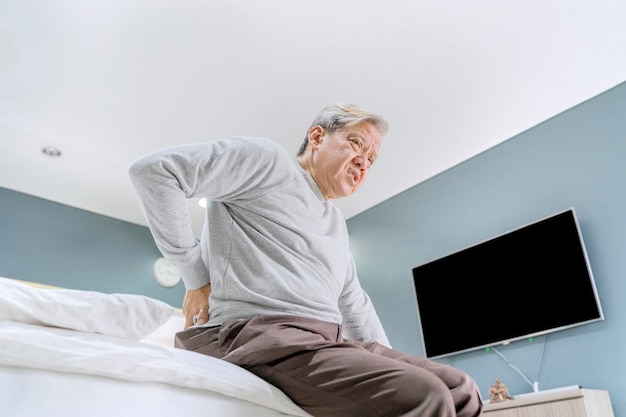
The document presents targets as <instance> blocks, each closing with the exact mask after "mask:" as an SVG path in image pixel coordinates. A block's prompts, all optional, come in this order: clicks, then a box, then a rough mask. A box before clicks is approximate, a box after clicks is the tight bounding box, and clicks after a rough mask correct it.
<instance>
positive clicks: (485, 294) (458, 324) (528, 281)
mask: <svg viewBox="0 0 626 417" xmlns="http://www.w3.org/2000/svg"><path fill="white" fill-rule="evenodd" d="M413 281H414V284H415V294H416V297H417V305H418V312H419V322H420V327H421V333H422V341H423V343H424V350H425V356H426V357H428V358H437V357H444V356H448V355H453V354H458V353H462V352H468V351H471V350H475V349H481V348H487V347H492V346H496V345H500V344H506V343H508V342H512V341H515V340H520V339H526V338H531V337H535V336H539V335H543V334H547V333H550V332H554V331H558V330H564V329H567V328H571V327H574V326H579V325H583V324H587V323H592V322H595V321H599V320H603V319H604V316H603V313H602V308H601V305H600V300H599V298H598V293H597V290H596V286H595V281H594V278H593V275H592V271H591V267H590V264H589V260H588V257H587V252H586V250H585V245H584V243H583V239H582V235H581V232H580V228H579V225H578V221H577V219H576V214H575V211H574V209H573V208H570V209H568V210H565V211H562V212H559V213H557V214H554V215H551V216H549V217H547V218H543V219H541V220H538V221H536V222H534V223H531V224H527V225H524V226H522V227H519V228H517V229H515V230H512V231H509V232H507V233H504V234H501V235H499V236H496V237H493V238H491V239H488V240H486V241H483V242H480V243H477V244H475V245H472V246H470V247H467V248H464V249H462V250H459V251H457V252H454V253H452V254H449V255H446V256H444V257H441V258H439V259H436V260H433V261H430V262H427V263H425V264H423V265H420V266H417V267H415V268H413Z"/></svg>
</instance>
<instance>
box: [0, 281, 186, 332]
mask: <svg viewBox="0 0 626 417" xmlns="http://www.w3.org/2000/svg"><path fill="white" fill-rule="evenodd" d="M174 310H175V309H174V307H172V306H170V305H169V304H167V303H164V302H162V301H158V300H155V299H152V298H149V297H146V296H143V295H133V294H104V293H100V292H96V291H81V290H68V289H44V288H35V287H32V286H30V285H26V284H23V283H20V282H18V281H15V280H12V279H9V278H2V277H0V319H2V320H12V321H18V322H22V323H28V324H36V325H40V326H53V327H62V328H65V329H73V330H79V331H82V332H89V333H102V334H106V335H109V336H117V337H122V338H125V339H131V340H140V339H142V338H144V337H146V336H147V335H149V334H151V333H152V332H154V331H155V330H156V329H157V328H159V327H161V325H163V324H164V323H165V322H166V321H167V320H168V319H169V318H170V317H171V315H172V314H173V313H174Z"/></svg>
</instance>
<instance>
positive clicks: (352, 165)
mask: <svg viewBox="0 0 626 417" xmlns="http://www.w3.org/2000/svg"><path fill="white" fill-rule="evenodd" d="M309 144H310V145H311V146H312V147H313V151H314V152H313V155H312V165H311V175H312V176H313V179H314V180H315V182H316V183H317V185H318V186H319V187H320V189H321V190H322V193H324V197H326V198H327V199H337V198H341V197H346V196H349V195H352V194H353V193H354V192H355V191H356V190H358V189H359V187H360V186H361V184H362V183H363V181H365V177H367V173H368V171H369V169H370V168H371V166H372V164H373V163H374V161H375V160H376V157H377V156H378V151H379V150H380V146H381V137H380V132H379V131H378V129H377V128H376V127H375V126H374V125H372V124H371V123H368V122H365V123H360V124H358V125H356V126H352V127H344V128H342V129H340V130H337V131H335V132H333V133H329V132H328V131H327V130H325V129H324V128H322V127H320V126H315V127H313V128H312V129H311V130H310V131H309Z"/></svg>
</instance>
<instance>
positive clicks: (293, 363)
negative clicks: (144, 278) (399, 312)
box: [176, 315, 483, 417]
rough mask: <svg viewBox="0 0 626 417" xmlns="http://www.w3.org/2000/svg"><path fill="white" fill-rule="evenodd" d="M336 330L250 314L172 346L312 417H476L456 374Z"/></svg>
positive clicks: (476, 407) (194, 332)
mask: <svg viewBox="0 0 626 417" xmlns="http://www.w3.org/2000/svg"><path fill="white" fill-rule="evenodd" d="M341 332H342V328H341V326H339V325H337V324H333V323H327V322H323V321H319V320H313V319H307V318H301V317H294V316H285V315H282V316H256V317H253V318H251V319H248V320H242V321H229V322H225V323H224V324H222V326H220V327H213V328H193V329H188V330H185V331H182V332H180V333H178V334H177V335H176V347H179V348H182V349H187V350H191V351H195V352H199V353H203V354H206V355H210V356H213V357H217V358H221V359H224V360H226V361H228V362H231V363H234V364H236V365H239V366H241V367H243V368H245V369H247V370H249V371H251V372H252V373H254V374H256V375H258V376H259V377H261V378H263V379H265V380H266V381H268V382H269V383H271V384H272V385H274V386H275V387H277V388H279V389H281V390H282V391H283V392H284V393H285V394H287V395H288V396H289V397H290V398H291V399H292V400H293V401H294V402H295V403H296V404H298V405H299V406H300V407H302V408H303V409H304V410H306V411H307V412H309V413H311V414H312V415H314V416H316V417H327V416H328V417H330V416H341V417H367V416H380V417H417V416H421V417H454V416H459V417H476V416H479V415H480V414H481V412H482V407H483V405H482V400H481V397H480V393H479V390H478V388H477V387H476V384H475V383H474V381H473V380H472V379H471V378H470V377H469V376H468V375H466V374H465V373H464V372H462V371H460V370H458V369H456V368H454V367H451V366H447V365H442V364H439V363H436V362H433V361H429V360H427V359H424V358H419V357H415V356H409V355H405V354H402V353H400V352H397V351H394V350H392V349H388V348H386V347H384V346H382V345H380V344H378V343H361V342H355V341H351V340H346V339H344V338H343V337H342V335H341Z"/></svg>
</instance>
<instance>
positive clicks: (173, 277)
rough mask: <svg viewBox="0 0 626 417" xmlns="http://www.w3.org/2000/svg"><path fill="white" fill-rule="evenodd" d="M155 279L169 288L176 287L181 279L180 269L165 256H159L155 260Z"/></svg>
mask: <svg viewBox="0 0 626 417" xmlns="http://www.w3.org/2000/svg"><path fill="white" fill-rule="evenodd" d="M152 272H153V274H154V279H156V281H157V282H158V283H159V284H160V285H162V286H164V287H167V288H171V287H175V286H176V284H178V283H179V282H180V280H181V278H182V277H181V275H180V271H179V270H178V268H176V267H175V266H174V265H172V264H171V263H169V262H168V260H167V259H165V258H159V259H157V260H156V261H154V266H153V267H152Z"/></svg>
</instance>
